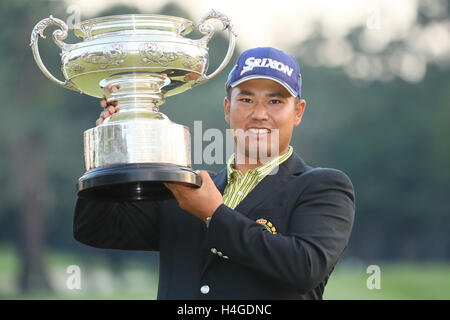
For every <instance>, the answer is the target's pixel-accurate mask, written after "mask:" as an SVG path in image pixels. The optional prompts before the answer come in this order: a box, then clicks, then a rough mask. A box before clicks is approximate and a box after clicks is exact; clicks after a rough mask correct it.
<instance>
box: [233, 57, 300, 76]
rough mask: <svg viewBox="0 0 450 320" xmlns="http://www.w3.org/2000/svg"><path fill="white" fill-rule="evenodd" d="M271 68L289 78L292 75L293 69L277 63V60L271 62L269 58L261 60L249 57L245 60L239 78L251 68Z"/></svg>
mask: <svg viewBox="0 0 450 320" xmlns="http://www.w3.org/2000/svg"><path fill="white" fill-rule="evenodd" d="M257 67H258V68H271V69H275V70H278V71H281V72H283V73H284V74H286V75H288V76H289V77H290V76H291V75H292V72H293V71H294V69H293V68H290V67H289V66H287V65H285V64H284V63H282V62H279V61H277V60H273V59H270V58H263V59H255V57H249V58H247V60H245V66H244V67H243V68H242V71H241V76H242V75H243V74H244V73H246V72H248V71H251V70H253V68H257Z"/></svg>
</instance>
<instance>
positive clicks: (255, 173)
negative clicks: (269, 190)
mask: <svg viewBox="0 0 450 320" xmlns="http://www.w3.org/2000/svg"><path fill="white" fill-rule="evenodd" d="M292 152H293V148H292V147H291V146H289V148H288V151H287V152H286V153H285V154H282V155H281V156H279V157H278V158H275V159H273V160H271V161H269V162H267V163H265V164H263V165H261V166H259V167H257V168H255V169H252V170H248V171H247V172H246V173H245V175H243V174H242V172H241V171H239V170H237V169H235V168H234V158H235V154H233V155H232V156H231V157H230V159H229V160H228V163H227V172H228V184H227V186H226V188H225V191H224V193H223V203H224V204H225V205H226V206H227V207H229V208H232V209H234V208H236V207H237V205H238V204H239V203H240V202H241V201H242V200H243V199H244V198H245V197H246V196H247V195H248V194H249V193H250V191H252V190H253V189H254V188H255V187H256V186H257V185H258V183H259V182H260V181H261V180H262V179H264V178H265V177H266V176H267V175H268V174H269V173H270V172H271V171H272V170H273V169H274V168H275V167H277V166H279V165H280V164H282V163H283V162H284V161H286V160H287V159H288V158H289V157H290V156H291V155H292Z"/></svg>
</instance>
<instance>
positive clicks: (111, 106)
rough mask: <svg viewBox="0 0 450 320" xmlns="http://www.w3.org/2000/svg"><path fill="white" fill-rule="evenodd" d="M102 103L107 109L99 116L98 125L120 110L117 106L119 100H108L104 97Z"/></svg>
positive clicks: (96, 123)
mask: <svg viewBox="0 0 450 320" xmlns="http://www.w3.org/2000/svg"><path fill="white" fill-rule="evenodd" d="M100 105H101V106H102V107H103V109H105V110H103V111H102V112H101V113H100V118H98V120H97V121H96V122H95V125H96V126H98V125H101V124H102V123H103V121H105V119H106V118H108V117H109V116H111V115H112V114H113V113H116V112H118V111H119V108H118V107H117V105H118V102H117V101H113V102H107V101H106V98H103V100H102V101H101V102H100Z"/></svg>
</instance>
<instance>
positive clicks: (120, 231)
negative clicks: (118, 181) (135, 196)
mask: <svg viewBox="0 0 450 320" xmlns="http://www.w3.org/2000/svg"><path fill="white" fill-rule="evenodd" d="M160 205H161V204H160V202H156V201H154V202H152V201H130V202H107V201H98V200H88V199H84V198H78V200H77V203H76V206H75V214H74V219H73V235H74V238H75V239H76V240H78V241H79V242H82V243H84V244H87V245H89V246H93V247H97V248H105V249H123V250H158V249H159V212H160Z"/></svg>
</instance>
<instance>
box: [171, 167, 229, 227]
mask: <svg viewBox="0 0 450 320" xmlns="http://www.w3.org/2000/svg"><path fill="white" fill-rule="evenodd" d="M197 173H198V174H199V175H200V177H201V178H202V185H201V186H200V188H192V187H187V186H184V185H182V184H179V183H164V185H165V186H166V187H167V188H168V189H169V190H170V191H171V192H172V193H173V195H174V197H175V199H177V201H178V205H179V206H180V208H181V209H184V210H186V211H188V212H189V213H191V214H192V215H193V216H195V217H197V218H199V219H200V220H202V221H204V222H206V218H208V217H211V216H212V215H213V214H214V212H215V211H216V209H217V208H218V207H219V206H220V205H221V204H222V203H223V198H222V194H221V193H220V191H219V190H218V189H217V188H216V185H215V184H214V181H212V179H211V177H210V176H209V174H208V172H206V171H197Z"/></svg>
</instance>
